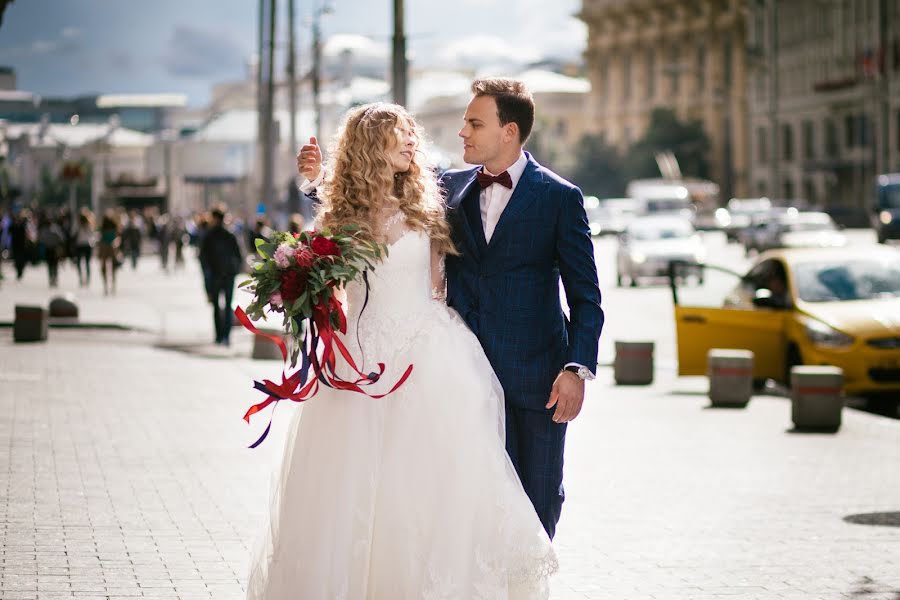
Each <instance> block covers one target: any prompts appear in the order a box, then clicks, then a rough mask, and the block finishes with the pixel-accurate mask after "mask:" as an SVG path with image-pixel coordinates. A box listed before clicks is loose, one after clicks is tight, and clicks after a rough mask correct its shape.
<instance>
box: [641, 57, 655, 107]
mask: <svg viewBox="0 0 900 600" xmlns="http://www.w3.org/2000/svg"><path fill="white" fill-rule="evenodd" d="M644 60H645V61H646V63H647V64H646V67H647V98H648V99H649V100H652V99H653V98H655V97H656V55H655V54H654V53H653V50H652V49H650V50H647V56H646V57H645V59H644Z"/></svg>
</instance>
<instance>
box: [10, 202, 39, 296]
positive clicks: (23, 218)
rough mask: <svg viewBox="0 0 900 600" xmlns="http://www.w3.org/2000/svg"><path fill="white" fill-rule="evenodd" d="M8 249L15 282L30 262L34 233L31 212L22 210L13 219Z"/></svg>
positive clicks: (20, 277) (19, 278)
mask: <svg viewBox="0 0 900 600" xmlns="http://www.w3.org/2000/svg"><path fill="white" fill-rule="evenodd" d="M9 235H10V249H11V250H12V257H13V263H14V264H15V267H16V280H17V281H18V280H21V279H22V275H23V274H24V273H25V267H26V265H27V264H28V263H29V261H30V260H31V255H32V253H33V248H34V244H35V237H36V235H37V234H36V232H35V231H34V229H33V227H32V223H31V211H29V210H28V209H22V210H20V211H19V212H18V214H16V215H15V216H14V217H13V222H12V226H11V227H10V230H9Z"/></svg>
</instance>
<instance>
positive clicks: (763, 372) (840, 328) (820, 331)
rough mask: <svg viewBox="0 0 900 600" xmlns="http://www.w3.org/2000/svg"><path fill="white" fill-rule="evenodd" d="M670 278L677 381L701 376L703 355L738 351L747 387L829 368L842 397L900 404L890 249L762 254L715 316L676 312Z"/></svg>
mask: <svg viewBox="0 0 900 600" xmlns="http://www.w3.org/2000/svg"><path fill="white" fill-rule="evenodd" d="M707 268H709V267H708V266H707ZM673 274H674V271H673ZM670 279H671V283H672V292H673V297H674V300H675V324H676V325H675V327H676V335H677V341H678V371H679V374H681V375H704V374H705V373H706V354H707V352H708V351H709V350H710V349H711V348H742V349H747V350H752V351H753V354H754V365H753V369H754V371H753V376H754V379H756V380H763V379H774V380H776V381H780V382H783V383H789V380H790V377H789V374H790V371H791V367H793V366H794V365H834V366H837V367H840V368H841V369H843V370H844V387H845V391H846V393H847V394H850V395H863V396H871V395H877V396H882V397H884V396H887V397H889V398H891V399H898V398H900V250H897V249H894V248H891V247H885V246H859V247H848V248H835V249H821V248H793V249H781V250H771V251H768V252H765V253H763V254H761V255H760V256H759V257H758V258H757V259H756V261H755V262H754V264H753V266H752V267H751V268H750V270H749V271H748V272H747V273H746V274H745V275H744V276H743V277H740V281H739V283H738V284H737V286H736V287H735V288H734V289H733V290H732V291H731V292H730V293H729V294H728V296H727V297H726V298H725V301H724V303H723V305H722V306H719V307H715V308H711V307H703V306H687V305H685V304H682V303H680V302H679V300H678V295H679V294H678V290H677V288H676V287H675V281H676V278H675V277H671V278H670Z"/></svg>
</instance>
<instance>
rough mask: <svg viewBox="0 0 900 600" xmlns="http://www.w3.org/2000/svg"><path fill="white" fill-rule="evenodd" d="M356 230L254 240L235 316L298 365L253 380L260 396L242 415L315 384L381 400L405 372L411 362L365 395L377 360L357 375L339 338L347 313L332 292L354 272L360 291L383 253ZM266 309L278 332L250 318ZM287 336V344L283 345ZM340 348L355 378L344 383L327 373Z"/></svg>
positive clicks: (301, 394) (309, 391) (309, 392)
mask: <svg viewBox="0 0 900 600" xmlns="http://www.w3.org/2000/svg"><path fill="white" fill-rule="evenodd" d="M357 231H358V229H357V228H356V227H354V226H351V225H346V226H344V227H342V228H341V229H340V230H339V231H337V232H330V231H327V230H325V231H320V232H316V231H312V232H309V231H304V232H301V233H296V234H291V233H288V232H284V231H279V232H276V233H275V234H274V235H273V236H272V239H271V240H270V241H266V240H261V239H258V240H256V252H257V253H258V254H259V256H260V257H261V260H260V261H258V262H257V263H256V264H255V265H254V270H253V273H252V274H251V278H250V279H248V280H247V281H244V282H243V283H241V284H240V286H239V287H242V288H246V289H247V290H249V291H250V292H252V293H253V300H252V301H251V302H250V303H249V304H248V305H247V309H246V311H244V310H243V309H242V308H241V307H238V308H236V309H235V311H234V312H235V315H236V316H237V319H238V321H240V323H241V324H242V325H243V326H244V327H246V328H247V329H248V330H250V331H251V332H253V333H255V334H256V335H260V336H263V337H266V338H268V339H270V340H271V341H272V342H273V343H275V344H277V345H278V347H279V348H280V350H281V355H282V357H283V358H284V360H285V362H286V361H287V358H288V355H289V354H290V356H291V368H293V367H296V366H297V362H298V359H302V361H301V366H300V368H299V369H297V371H296V372H295V373H294V374H293V375H290V376H287V375H285V373H284V372H282V375H281V379H282V381H281V383H276V382H273V381H270V380H268V379H266V380H263V381H256V382H254V387H255V388H256V389H258V390H260V391H262V392H263V393H265V394H266V395H267V396H268V397H267V398H266V400H265V401H263V402H260V403H259V404H256V405H254V406H252V407H250V410H248V411H247V413H246V414H245V415H244V420H245V421H247V422H248V423H249V422H250V417H251V416H252V415H253V414H255V413H257V412H259V411H261V410H262V409H264V408H265V407H267V406H268V405H269V404H272V403H276V402H278V401H279V400H292V401H294V402H303V401H304V400H308V399H309V398H312V397H313V396H314V395H315V394H316V392H317V391H318V389H319V382H321V383H322V384H324V385H326V386H328V387H332V388H335V389H341V390H348V391H353V392H359V393H362V394H366V395H367V396H369V397H371V398H382V397H384V396H386V395H387V394H390V393H391V392H393V391H394V390H396V389H397V388H398V387H400V385H402V384H403V382H404V381H406V379H407V378H408V377H409V374H410V373H411V372H412V365H409V367H407V369H406V371H405V373H404V374H403V376H402V377H401V378H400V379H399V380H398V381H397V383H396V384H395V385H394V386H393V387H392V388H391V390H390V391H388V392H386V393H384V394H379V395H372V394H368V393H367V392H366V391H365V390H364V388H363V386H366V385H371V384H373V383H375V382H377V381H378V380H379V379H380V377H381V375H383V374H384V364H383V363H378V370H377V371H373V372H371V373H368V374H365V373H362V372H361V371H360V370H359V368H358V367H357V366H356V363H355V362H354V360H353V357H352V356H351V355H350V352H349V351H348V350H347V348H346V346H345V345H344V343H343V342H342V341H341V338H340V336H338V335H337V333H340V334H346V333H347V317H346V315H345V314H344V310H343V307H342V306H341V303H340V301H339V300H338V299H337V298H336V297H335V295H334V290H335V289H336V288H339V287H342V286H344V285H345V284H347V283H349V282H350V281H352V280H354V279H356V278H357V277H359V276H360V275H362V277H363V280H364V282H365V284H366V294H368V277H367V275H368V270H371V269H374V268H375V263H376V262H377V261H379V260H381V258H382V257H383V256H385V255H386V254H387V247H386V246H384V245H383V244H379V243H376V242H372V241H367V240H364V239H361V238H360V237H359V236H358V235H356V233H357ZM267 309H268V311H269V312H275V313H279V314H281V315H282V316H283V321H282V327H283V330H284V335H283V336H280V335H270V334H266V333H263V332H261V331H259V330H258V329H257V328H256V327H255V326H254V325H253V323H251V320H252V321H258V320H259V319H263V320H265V319H266V313H267ZM284 339H287V340H288V342H289V345H290V350H288V346H287V345H286V344H285V342H284ZM338 354H340V355H341V356H342V357H343V359H344V360H345V361H346V363H347V365H349V367H350V369H351V370H352V372H353V373H354V374H355V375H356V376H358V378H356V379H353V380H351V381H348V380H345V379H342V378H341V377H339V376H338V375H337V374H336V373H335V367H336V365H337V355H338ZM271 425H272V422H271V419H270V421H269V427H266V430H265V432H264V433H263V435H262V437H260V438H259V439H258V440H257V441H256V442H255V443H254V444H253V445H251V446H250V447H251V448H255V447H256V446H258V445H259V444H260V443H262V441H263V440H264V439H265V438H266V436H267V435H268V434H269V428H270V427H271Z"/></svg>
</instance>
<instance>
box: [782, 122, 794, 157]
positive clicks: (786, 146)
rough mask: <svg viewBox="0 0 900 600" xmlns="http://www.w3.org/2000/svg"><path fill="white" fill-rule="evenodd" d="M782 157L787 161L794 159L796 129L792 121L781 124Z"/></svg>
mask: <svg viewBox="0 0 900 600" xmlns="http://www.w3.org/2000/svg"><path fill="white" fill-rule="evenodd" d="M781 140H782V142H781V143H782V149H781V157H782V158H783V159H784V160H786V161H791V160H794V129H793V127H791V125H790V123H784V124H783V125H782V126H781Z"/></svg>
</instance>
